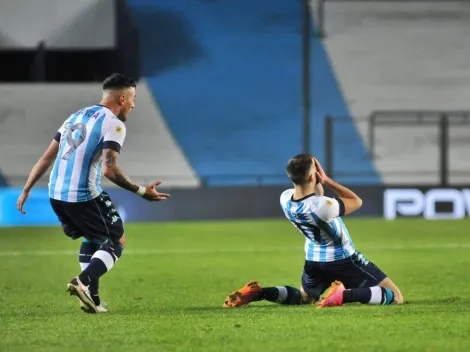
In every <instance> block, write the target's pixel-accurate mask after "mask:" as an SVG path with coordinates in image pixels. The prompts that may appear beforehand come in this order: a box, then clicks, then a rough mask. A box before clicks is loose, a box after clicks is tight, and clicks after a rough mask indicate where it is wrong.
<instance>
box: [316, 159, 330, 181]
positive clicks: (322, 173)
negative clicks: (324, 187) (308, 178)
mask: <svg viewBox="0 0 470 352" xmlns="http://www.w3.org/2000/svg"><path fill="white" fill-rule="evenodd" d="M313 160H314V161H315V169H316V170H317V171H316V176H317V180H318V181H319V182H320V183H321V184H324V183H325V182H327V181H328V180H329V179H330V178H329V177H328V176H327V174H326V173H325V170H323V168H322V166H321V164H320V162H319V161H318V159H317V158H313Z"/></svg>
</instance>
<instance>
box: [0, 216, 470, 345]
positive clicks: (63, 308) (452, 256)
mask: <svg viewBox="0 0 470 352" xmlns="http://www.w3.org/2000/svg"><path fill="white" fill-rule="evenodd" d="M346 225H347V226H348V228H349V230H350V233H351V236H352V238H353V240H354V242H355V245H356V247H357V249H358V250H359V251H361V252H362V253H364V254H365V256H366V257H367V258H368V259H369V260H372V261H374V262H375V263H376V264H377V265H378V266H379V267H380V268H382V270H384V271H385V272H386V273H387V274H388V275H389V276H390V277H391V278H392V279H393V280H394V281H395V283H396V284H397V285H398V286H399V287H400V288H401V290H402V292H403V294H404V296H405V300H406V301H407V304H405V305H403V306H385V307H380V306H365V305H349V306H344V307H337V308H330V309H324V310H319V309H315V308H314V307H313V306H298V307H289V306H279V305H275V304H270V303H266V302H259V303H255V304H252V305H250V306H248V307H243V308H239V309H223V308H222V304H223V301H224V298H225V297H226V295H227V294H228V293H230V292H231V291H232V290H234V289H237V288H239V287H241V286H242V285H243V284H245V282H247V281H248V280H252V279H256V280H259V281H260V282H261V284H262V285H264V286H271V285H294V286H299V282H300V275H301V271H302V265H303V258H304V254H303V237H302V235H301V234H300V233H299V232H298V231H297V230H296V229H295V228H294V227H293V226H292V225H290V224H289V223H288V222H287V221H286V220H273V221H235V222H187V223H175V224H171V223H162V224H145V225H143V224H140V225H137V224H128V225H127V226H126V232H127V237H128V246H127V249H126V250H125V251H124V254H123V256H122V258H121V259H120V261H119V262H118V264H117V265H116V266H115V268H114V269H113V270H112V271H111V272H110V273H108V274H106V276H105V277H104V278H103V279H102V280H101V297H102V299H103V300H104V301H106V302H107V303H108V306H109V308H110V310H111V312H110V313H109V314H100V315H87V314H84V313H82V312H81V311H80V310H79V305H78V302H77V300H76V299H75V298H73V297H69V296H68V295H67V294H66V292H65V288H66V284H67V282H68V281H69V280H70V279H71V278H72V277H73V276H75V275H76V274H78V272H79V265H78V255H77V250H78V247H79V245H80V242H79V241H71V240H69V239H68V238H67V237H65V236H64V235H63V234H62V233H61V230H60V228H16V229H5V228H2V229H0V303H1V304H0V351H113V352H117V351H132V350H135V351H244V352H247V351H263V352H266V351H276V352H279V351H327V350H332V351H350V350H351V349H352V350H356V351H470V306H469V304H470V275H469V270H470V231H469V227H470V221H468V220H464V221H424V220H400V221H394V222H386V221H383V220H369V219H350V220H347V221H346Z"/></svg>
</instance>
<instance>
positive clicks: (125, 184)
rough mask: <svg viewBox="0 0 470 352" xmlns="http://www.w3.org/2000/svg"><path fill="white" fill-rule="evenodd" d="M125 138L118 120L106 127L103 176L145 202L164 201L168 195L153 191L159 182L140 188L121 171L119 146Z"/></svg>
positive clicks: (122, 127) (123, 127) (121, 124)
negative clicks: (135, 194) (137, 195)
mask: <svg viewBox="0 0 470 352" xmlns="http://www.w3.org/2000/svg"><path fill="white" fill-rule="evenodd" d="M125 136H126V127H125V126H124V124H123V123H122V122H121V121H119V120H113V121H112V122H111V123H110V124H109V126H106V130H105V133H104V141H103V151H102V158H103V175H104V176H105V177H106V178H107V179H109V180H110V181H111V182H113V183H114V184H116V185H117V186H119V187H121V188H123V189H125V190H128V191H130V192H133V193H137V194H139V195H140V196H142V197H143V198H145V199H146V200H149V201H159V200H165V199H167V198H168V197H169V196H170V195H169V194H166V193H159V192H157V190H156V189H155V187H156V186H158V185H160V184H161V181H157V182H154V183H153V184H151V185H147V186H145V187H144V186H140V185H138V184H137V183H134V182H132V181H131V179H130V178H129V177H128V176H127V175H126V174H125V173H124V172H123V171H122V170H121V168H120V167H119V164H118V159H119V153H120V151H121V146H122V144H123V142H124V139H125Z"/></svg>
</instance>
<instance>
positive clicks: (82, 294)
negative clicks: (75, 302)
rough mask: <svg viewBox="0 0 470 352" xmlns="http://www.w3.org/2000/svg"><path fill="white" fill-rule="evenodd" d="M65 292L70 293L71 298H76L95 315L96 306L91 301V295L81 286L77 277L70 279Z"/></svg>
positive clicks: (86, 288)
mask: <svg viewBox="0 0 470 352" xmlns="http://www.w3.org/2000/svg"><path fill="white" fill-rule="evenodd" d="M67 292H68V293H70V295H71V296H77V298H78V299H79V300H80V301H81V302H82V303H83V304H84V305H85V306H87V307H88V308H89V310H90V311H94V312H95V313H96V312H97V310H96V305H95V303H94V302H93V300H92V299H91V295H90V291H89V290H88V287H86V286H85V285H84V284H82V282H81V281H80V279H79V278H78V276H77V277H76V278H74V279H72V280H71V281H70V282H69V283H68V284H67Z"/></svg>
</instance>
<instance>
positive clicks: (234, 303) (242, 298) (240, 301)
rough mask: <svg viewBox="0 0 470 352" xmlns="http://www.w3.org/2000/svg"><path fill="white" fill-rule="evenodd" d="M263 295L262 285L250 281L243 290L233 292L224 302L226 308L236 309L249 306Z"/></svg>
mask: <svg viewBox="0 0 470 352" xmlns="http://www.w3.org/2000/svg"><path fill="white" fill-rule="evenodd" d="M260 293H261V285H260V284H259V282H258V281H250V282H249V283H247V284H246V285H245V286H243V288H241V289H239V290H237V291H235V292H232V293H231V294H229V295H228V296H227V298H226V299H225V302H224V305H223V306H224V308H235V307H241V306H244V305H247V304H248V303H250V302H253V300H254V299H256V297H257V296H258V295H259V294H260Z"/></svg>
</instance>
